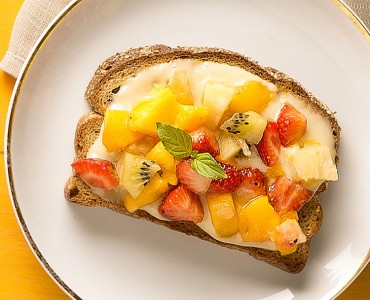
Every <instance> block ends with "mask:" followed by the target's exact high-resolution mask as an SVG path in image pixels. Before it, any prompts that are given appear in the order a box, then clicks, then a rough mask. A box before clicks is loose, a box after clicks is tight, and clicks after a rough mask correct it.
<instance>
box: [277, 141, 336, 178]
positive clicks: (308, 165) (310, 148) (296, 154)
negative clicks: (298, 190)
mask: <svg viewBox="0 0 370 300" xmlns="http://www.w3.org/2000/svg"><path fill="white" fill-rule="evenodd" d="M280 161H281V166H282V169H283V171H284V173H285V174H286V176H287V177H288V178H289V179H292V180H294V181H301V180H303V181H306V182H308V181H318V182H319V181H320V180H321V181H322V180H332V181H335V180H338V173H337V167H336V165H335V163H334V161H333V159H332V157H331V153H330V150H329V148H328V147H327V146H325V145H321V144H319V143H305V144H304V146H303V147H301V146H299V145H298V144H295V145H293V146H290V147H286V148H285V147H284V148H282V149H281V152H280Z"/></svg>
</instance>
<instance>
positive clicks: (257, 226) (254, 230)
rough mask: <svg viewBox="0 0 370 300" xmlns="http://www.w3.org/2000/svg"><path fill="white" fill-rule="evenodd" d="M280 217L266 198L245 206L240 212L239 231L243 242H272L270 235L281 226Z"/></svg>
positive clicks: (259, 198)
mask: <svg viewBox="0 0 370 300" xmlns="http://www.w3.org/2000/svg"><path fill="white" fill-rule="evenodd" d="M280 221H281V219H280V216H279V214H278V213H277V212H275V210H274V208H273V207H272V206H271V205H270V204H269V202H268V198H267V197H266V196H261V197H258V198H256V199H255V200H253V201H251V202H250V203H249V204H248V205H245V206H244V207H243V208H242V209H241V210H240V212H239V230H240V234H241V237H242V239H243V241H245V242H262V241H267V240H270V235H271V233H272V232H274V230H275V228H276V226H278V225H279V224H280Z"/></svg>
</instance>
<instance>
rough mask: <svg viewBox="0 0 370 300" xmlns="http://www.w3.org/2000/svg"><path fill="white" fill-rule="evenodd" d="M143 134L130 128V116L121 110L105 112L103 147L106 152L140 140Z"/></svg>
mask: <svg viewBox="0 0 370 300" xmlns="http://www.w3.org/2000/svg"><path fill="white" fill-rule="evenodd" d="M143 136H144V134H143V133H140V132H134V131H132V130H131V128H130V115H129V113H128V112H127V111H123V110H107V111H106V112H105V114H104V128H103V136H102V139H103V145H104V146H105V148H106V149H107V151H108V152H112V151H117V150H120V149H122V148H124V147H126V146H127V145H129V144H131V143H133V142H135V141H137V140H139V139H141V138H142V137H143Z"/></svg>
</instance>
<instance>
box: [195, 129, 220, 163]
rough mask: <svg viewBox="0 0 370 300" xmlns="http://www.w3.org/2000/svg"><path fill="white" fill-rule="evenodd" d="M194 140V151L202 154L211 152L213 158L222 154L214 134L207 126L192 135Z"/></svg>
mask: <svg viewBox="0 0 370 300" xmlns="http://www.w3.org/2000/svg"><path fill="white" fill-rule="evenodd" d="M190 136H191V139H192V140H193V146H192V148H193V150H197V151H198V152H200V153H204V152H209V153H210V154H211V155H212V156H213V157H216V156H217V155H219V154H220V147H219V146H218V141H217V138H216V136H215V135H214V133H213V132H212V131H211V130H210V129H208V128H207V127H205V126H202V127H199V128H198V129H197V130H194V131H193V132H191V133H190Z"/></svg>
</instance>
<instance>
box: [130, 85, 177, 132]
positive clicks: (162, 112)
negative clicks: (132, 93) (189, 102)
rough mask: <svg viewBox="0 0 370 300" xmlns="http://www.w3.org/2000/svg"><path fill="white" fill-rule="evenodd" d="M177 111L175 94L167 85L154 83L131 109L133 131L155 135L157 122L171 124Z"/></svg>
mask: <svg viewBox="0 0 370 300" xmlns="http://www.w3.org/2000/svg"><path fill="white" fill-rule="evenodd" d="M178 111H179V103H178V102H177V101H176V96H175V94H174V93H173V92H172V91H171V90H170V89H169V88H167V87H163V86H159V85H156V86H155V87H154V88H153V89H152V90H151V91H150V92H149V93H148V94H147V95H146V96H145V97H143V98H142V99H140V100H139V102H138V103H137V104H136V105H134V107H133V108H132V111H131V119H132V127H131V129H132V130H134V131H138V132H142V133H145V134H148V135H151V136H156V135H157V125H156V123H157V122H162V123H166V124H169V125H173V123H174V120H175V118H176V116H177V113H178Z"/></svg>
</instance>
